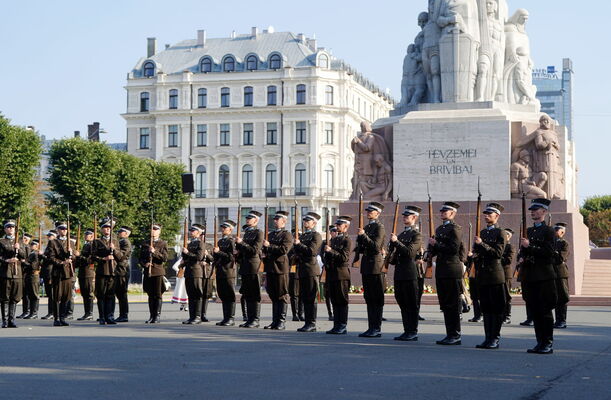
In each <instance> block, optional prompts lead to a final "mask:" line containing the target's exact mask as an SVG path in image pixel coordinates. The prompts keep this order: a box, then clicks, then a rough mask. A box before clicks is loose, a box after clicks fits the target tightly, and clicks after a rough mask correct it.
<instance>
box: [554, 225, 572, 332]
mask: <svg viewBox="0 0 611 400" xmlns="http://www.w3.org/2000/svg"><path fill="white" fill-rule="evenodd" d="M554 230H555V231H556V241H555V244H556V262H555V263H554V268H555V269H556V290H557V291H558V304H557V305H556V309H555V312H556V322H555V323H554V328H557V329H565V328H566V312H567V304H568V302H569V268H568V267H567V265H566V260H568V258H569V242H567V241H566V240H564V235H565V234H566V224H565V223H564V222H558V223H557V224H556V225H555V226H554Z"/></svg>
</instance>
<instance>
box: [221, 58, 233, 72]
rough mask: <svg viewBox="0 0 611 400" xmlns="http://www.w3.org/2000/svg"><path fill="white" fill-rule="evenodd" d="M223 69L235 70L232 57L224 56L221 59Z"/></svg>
mask: <svg viewBox="0 0 611 400" xmlns="http://www.w3.org/2000/svg"><path fill="white" fill-rule="evenodd" d="M223 71H225V72H231V71H235V59H234V58H233V57H231V56H229V57H225V59H224V60H223Z"/></svg>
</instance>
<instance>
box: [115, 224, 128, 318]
mask: <svg viewBox="0 0 611 400" xmlns="http://www.w3.org/2000/svg"><path fill="white" fill-rule="evenodd" d="M131 234H132V228H130V227H129V226H126V225H124V226H122V227H121V228H119V231H118V232H117V235H118V236H119V249H120V250H121V253H122V259H121V261H118V262H117V267H116V268H115V277H114V281H115V289H114V290H115V296H117V301H118V302H119V318H117V319H115V322H129V318H128V314H129V300H128V298H127V289H128V287H129V273H130V267H131V263H130V260H131V258H132V244H131V242H130V241H129V235H131ZM114 308H115V307H114V298H113V307H112V309H113V311H112V313H113V314H114Z"/></svg>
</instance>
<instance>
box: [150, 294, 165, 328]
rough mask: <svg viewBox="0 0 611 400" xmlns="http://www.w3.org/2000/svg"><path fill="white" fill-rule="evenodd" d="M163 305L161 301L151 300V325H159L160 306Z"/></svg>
mask: <svg viewBox="0 0 611 400" xmlns="http://www.w3.org/2000/svg"><path fill="white" fill-rule="evenodd" d="M162 304H163V300H162V299H158V298H154V299H153V317H154V318H153V320H152V321H151V324H159V323H161V305H162Z"/></svg>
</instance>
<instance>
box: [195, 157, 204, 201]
mask: <svg viewBox="0 0 611 400" xmlns="http://www.w3.org/2000/svg"><path fill="white" fill-rule="evenodd" d="M195 197H197V198H199V199H203V198H205V197H206V167H204V166H203V165H200V166H199V167H197V169H196V170H195Z"/></svg>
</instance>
